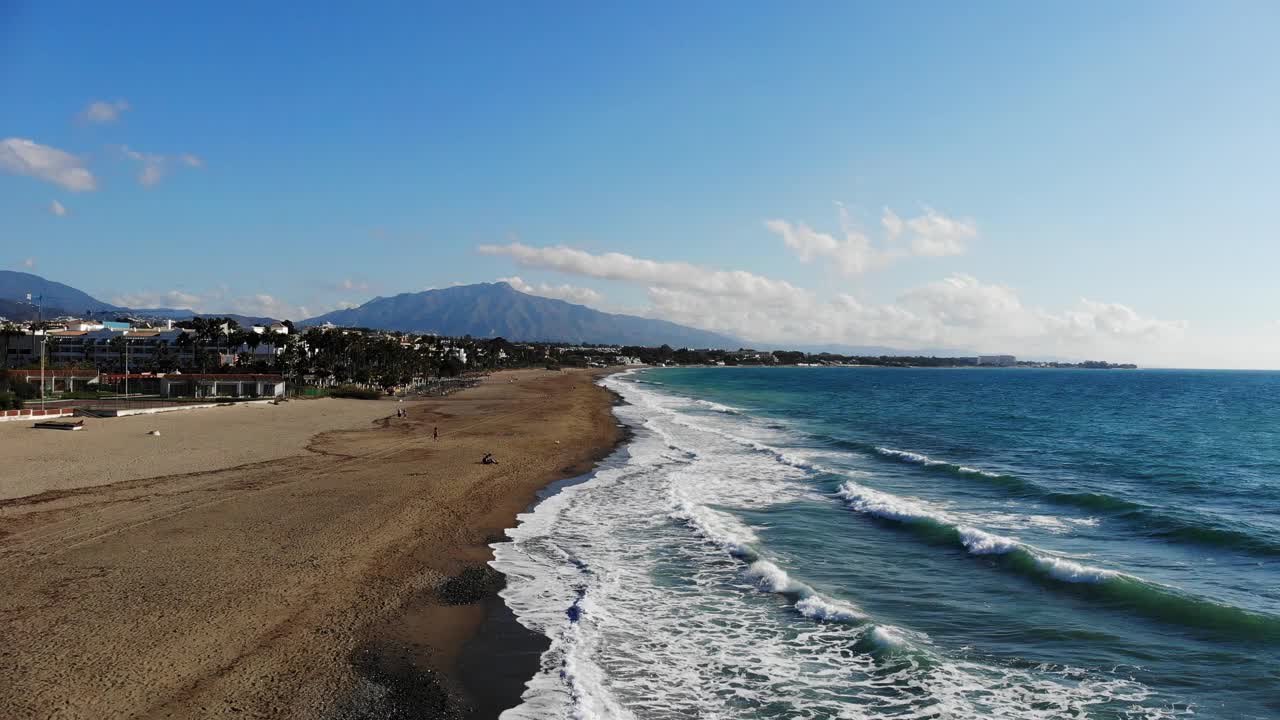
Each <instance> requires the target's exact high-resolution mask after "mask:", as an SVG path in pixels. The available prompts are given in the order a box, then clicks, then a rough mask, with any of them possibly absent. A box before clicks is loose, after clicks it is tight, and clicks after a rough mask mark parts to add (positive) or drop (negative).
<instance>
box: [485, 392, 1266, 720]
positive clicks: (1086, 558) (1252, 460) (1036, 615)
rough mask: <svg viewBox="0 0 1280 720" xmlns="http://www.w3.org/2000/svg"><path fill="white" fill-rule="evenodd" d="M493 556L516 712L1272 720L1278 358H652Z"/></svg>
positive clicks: (535, 714) (549, 714)
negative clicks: (510, 619) (515, 646)
mask: <svg viewBox="0 0 1280 720" xmlns="http://www.w3.org/2000/svg"><path fill="white" fill-rule="evenodd" d="M606 384H607V385H608V386H609V387H611V388H613V389H615V390H616V391H617V392H619V393H620V394H621V395H622V396H623V397H624V398H625V399H626V400H627V402H628V404H627V405H624V406H621V407H620V408H619V409H618V411H617V412H618V416H619V418H620V420H621V421H623V422H626V423H627V424H629V425H631V426H632V427H633V428H635V430H636V435H635V437H634V439H633V440H632V441H631V443H630V444H629V445H628V446H627V447H626V448H625V449H624V450H623V451H621V452H619V453H618V454H617V455H616V456H615V457H614V458H612V459H611V460H610V462H609V463H607V465H606V466H605V467H604V468H603V469H601V470H600V471H599V472H597V473H596V474H595V475H594V476H592V477H590V478H588V479H586V480H585V481H584V482H582V483H579V484H577V485H573V486H571V487H568V488H565V489H563V490H561V491H560V492H558V493H556V494H555V495H553V496H551V497H549V498H547V499H546V500H545V501H543V502H542V503H541V504H540V505H538V506H537V507H536V508H535V509H534V510H533V511H532V512H531V513H528V514H526V515H525V516H522V522H521V524H520V526H519V527H518V528H516V529H515V530H513V531H511V533H510V534H511V537H512V542H510V543H504V544H501V545H498V546H496V554H497V560H496V561H495V565H496V566H497V567H499V569H501V570H503V571H504V572H506V573H507V574H508V578H509V587H508V590H507V591H506V592H505V593H504V597H505V598H506V600H507V602H508V604H509V605H511V607H512V609H513V610H514V611H515V612H516V615H517V617H518V618H519V619H520V620H521V622H522V623H524V624H526V625H527V626H529V627H531V628H533V629H535V630H537V631H539V632H542V633H545V634H546V635H547V636H548V637H549V638H550V639H551V649H550V650H548V652H547V653H546V654H545V655H544V657H543V671H542V672H541V673H539V675H538V676H537V677H535V678H533V679H532V680H531V681H530V683H529V689H528V691H527V692H526V697H525V703H524V705H522V706H521V707H520V708H517V709H515V710H513V711H510V712H509V716H510V717H542V718H545V717H635V718H689V717H706V718H712V717H723V718H793V717H811V718H827V717H830V718H879V717H892V718H934V717H936V718H952V717H1008V718H1058V717H1097V718H1154V717H1183V716H1191V717H1199V718H1275V717H1280V562H1278V561H1280V374H1275V373H1246V372H1199V371H1187V372H1183V371H1130V372H1124V371H1082V370H1016V369H1007V370H932V369H931V370H903V369H851V368H830V369H827V368H759V369H749V368H728V369H711V368H707V369H663V370H651V371H644V372H640V373H631V374H627V375H622V376H614V377H612V378H610V379H608V380H607V381H606Z"/></svg>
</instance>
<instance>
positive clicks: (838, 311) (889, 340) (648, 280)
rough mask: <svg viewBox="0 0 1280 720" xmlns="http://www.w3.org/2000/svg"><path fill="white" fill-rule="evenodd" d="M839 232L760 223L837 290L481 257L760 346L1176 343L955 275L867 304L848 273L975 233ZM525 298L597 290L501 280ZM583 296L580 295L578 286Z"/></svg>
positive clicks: (921, 255)
mask: <svg viewBox="0 0 1280 720" xmlns="http://www.w3.org/2000/svg"><path fill="white" fill-rule="evenodd" d="M839 215H840V227H841V236H840V237H836V236H835V235H832V234H828V233H823V232H819V231H816V230H813V229H812V228H811V227H810V226H809V225H807V224H805V223H803V222H798V223H792V222H788V221H785V220H776V219H775V220H768V221H766V222H765V226H766V228H767V229H768V230H769V231H770V232H771V233H772V234H774V235H775V236H777V237H778V238H780V239H781V241H782V243H783V245H784V246H785V247H786V248H787V249H788V250H790V251H791V252H792V254H793V255H794V257H795V259H796V261H797V262H799V263H802V264H804V263H810V262H815V261H820V262H824V263H827V264H829V265H830V266H831V267H832V268H833V269H834V270H835V271H836V273H837V275H838V276H839V277H840V278H841V281H840V287H841V289H839V290H836V291H834V292H828V293H821V292H818V291H816V290H813V289H809V288H805V287H800V286H797V285H795V284H793V283H792V282H789V281H787V280H782V279H778V278H774V277H768V276H764V275H760V274H757V273H753V272H748V271H744V270H726V269H720V268H714V267H700V266H696V265H693V264H691V263H687V262H683V261H672V260H657V259H650V258H643V257H636V256H634V255H629V254H626V253H620V252H602V253H593V252H589V251H586V250H582V249H577V248H573V247H569V246H566V245H552V246H545V247H535V246H531V245H527V244H525V243H523V242H518V241H513V242H509V243H507V244H501V245H499V244H482V245H479V246H478V247H477V248H476V250H477V252H479V253H481V254H483V255H489V256H498V257H506V258H509V259H510V260H511V261H512V262H514V264H515V265H517V266H518V267H521V268H525V269H528V270H540V271H549V272H553V273H559V274H563V275H569V276H577V277H581V278H588V279H592V280H597V281H606V282H612V283H619V284H621V285H625V286H631V287H633V288H635V289H637V290H639V291H641V292H643V295H644V298H645V300H646V304H645V305H644V306H642V307H639V308H632V309H631V310H630V312H632V313H635V314H640V315H645V316H648V317H654V318H661V319H664V320H670V321H672V322H676V323H680V324H683V325H688V326H691V327H696V328H700V329H704V330H711V331H714V332H719V333H723V334H726V335H730V336H733V337H737V338H741V339H742V340H743V341H745V342H756V343H762V344H771V345H776V344H792V345H806V346H812V345H827V346H866V345H875V346H888V347H894V348H899V349H901V350H903V351H911V350H913V349H919V348H955V349H957V350H963V351H969V352H1010V353H1014V354H1021V355H1023V356H1045V357H1047V356H1054V357H1072V358H1103V357H1105V358H1108V359H1113V360H1126V361H1127V360H1131V359H1135V358H1137V359H1140V358H1142V356H1144V355H1146V354H1148V353H1149V351H1150V350H1151V349H1153V348H1156V347H1166V346H1172V345H1176V344H1178V343H1180V342H1182V341H1183V340H1184V339H1185V338H1186V335H1187V330H1188V324H1187V323H1186V322H1185V321H1182V320H1169V319H1163V318H1158V317H1153V316H1150V315H1147V314H1144V313H1142V312H1140V311H1139V310H1137V309H1135V308H1133V307H1130V306H1129V305H1127V304H1124V303H1122V302H1117V301H1114V300H1098V299H1093V298H1087V297H1078V298H1073V299H1069V300H1067V301H1066V302H1065V303H1064V304H1063V305H1062V306H1060V307H1058V308H1042V307H1036V306H1033V305H1031V304H1029V303H1027V302H1026V301H1024V300H1023V298H1022V296H1021V294H1020V293H1019V291H1018V290H1017V289H1016V288H1014V287H1011V286H1007V285H1003V284H999V283H991V282H986V281H983V280H980V279H979V278H978V277H976V276H974V275H972V274H969V273H966V272H960V271H951V272H947V273H946V274H944V275H943V277H941V278H940V279H937V280H934V281H931V282H926V283H923V284H919V285H914V286H910V287H907V288H904V289H902V290H901V291H899V292H898V293H897V294H896V295H895V296H894V297H893V298H892V299H891V300H888V301H875V300H873V299H869V298H868V297H867V294H866V293H865V292H863V291H862V289H861V288H859V287H858V286H857V285H853V284H852V280H853V279H855V278H857V277H861V276H865V275H866V274H869V273H873V272H875V271H877V270H880V269H883V268H885V267H887V266H888V265H890V264H892V263H897V262H905V261H907V260H912V259H931V258H939V257H956V256H960V255H963V254H964V252H965V251H966V248H967V243H968V242H970V241H972V240H973V239H975V238H977V237H978V229H977V225H976V223H975V222H974V221H973V220H971V219H956V218H952V217H949V216H946V215H943V214H942V213H939V212H938V211H936V210H934V209H932V208H928V207H926V208H924V209H923V211H922V212H921V213H920V214H918V215H915V216H910V217H905V218H904V217H901V216H899V215H898V214H897V213H895V212H894V211H893V210H891V209H889V208H885V209H884V210H883V213H882V215H881V218H880V228H879V233H878V237H875V238H872V237H871V235H869V234H868V233H866V232H863V231H862V230H859V229H858V228H856V227H855V226H854V225H853V223H852V222H851V221H850V215H849V212H848V210H847V209H846V208H845V207H844V206H843V205H839ZM503 279H504V280H506V281H508V282H511V283H512V285H513V287H516V289H519V290H522V291H524V292H529V293H531V294H538V295H544V296H547V297H560V298H561V299H566V300H570V301H572V302H578V303H581V304H586V305H592V306H596V307H598V308H600V309H612V308H603V307H600V306H601V304H602V300H603V297H602V296H601V294H600V293H599V292H598V291H594V290H589V289H575V288H574V286H572V285H568V284H565V285H561V286H559V289H556V288H555V287H554V286H552V285H549V284H546V283H543V284H542V285H541V286H534V285H532V284H530V283H526V282H524V281H523V280H521V279H520V278H519V277H518V276H517V277H510V278H503ZM584 291H585V292H584Z"/></svg>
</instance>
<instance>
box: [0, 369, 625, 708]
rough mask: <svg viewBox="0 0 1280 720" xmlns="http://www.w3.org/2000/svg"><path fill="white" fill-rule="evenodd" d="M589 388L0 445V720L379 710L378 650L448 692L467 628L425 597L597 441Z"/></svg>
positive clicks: (27, 434)
mask: <svg viewBox="0 0 1280 720" xmlns="http://www.w3.org/2000/svg"><path fill="white" fill-rule="evenodd" d="M598 374H599V373H597V372H588V371H565V372H549V371H543V370H529V371H513V372H504V373H498V374H495V375H493V376H490V377H489V378H487V379H486V380H485V381H484V382H483V383H482V384H480V385H479V386H477V387H475V388H471V389H468V390H465V391H461V392H459V393H457V394H454V395H451V396H449V397H445V398H433V399H429V400H423V401H415V402H405V403H396V402H393V401H385V400H384V401H358V400H344V401H338V400H316V401H293V402H289V403H284V404H281V405H278V406H277V405H260V406H240V407H230V408H215V409H210V410H206V411H193V412H190V413H172V414H169V415H157V416H150V417H133V418H119V419H104V420H96V421H95V420H92V419H91V420H88V421H87V424H88V425H89V426H90V427H89V428H88V429H87V430H86V431H85V432H82V433H48V435H50V436H53V437H51V438H49V439H45V438H44V437H43V436H39V431H34V430H29V429H26V428H21V429H17V428H15V429H12V430H17V432H13V431H12V430H11V429H9V428H4V429H3V430H0V493H3V497H4V498H5V499H3V500H0V575H2V576H3V577H4V578H5V582H4V584H3V587H0V635H2V636H3V638H4V640H3V646H2V647H0V717H5V718H95V719H96V718H126V717H128V718H134V717H141V718H152V717H154V718H162V717H163V718H209V717H236V718H245V717H285V718H326V717H330V718H344V717H366V716H370V717H371V716H377V715H378V712H381V711H378V710H377V709H376V708H377V707H378V706H379V705H378V704H379V702H383V701H382V700H379V697H380V694H381V695H383V696H385V695H386V694H387V693H386V688H384V687H380V686H378V685H377V682H376V681H377V678H376V677H374V678H373V682H372V684H371V679H370V676H369V675H368V673H367V672H366V671H367V670H368V668H367V667H366V668H363V669H362V668H361V667H360V666H361V662H362V661H361V658H368V657H375V658H376V657H377V652H379V651H378V649H377V648H378V647H379V646H380V645H379V644H380V643H382V644H385V642H386V641H388V640H389V639H394V640H395V642H396V643H398V645H397V647H398V648H400V650H401V651H402V653H401V654H402V656H403V657H406V658H408V660H407V662H410V663H411V664H412V665H413V666H414V668H416V670H418V671H420V672H421V677H422V678H426V679H427V680H430V679H431V678H433V677H437V676H438V677H440V678H442V679H441V680H440V682H441V683H442V684H443V685H447V684H448V673H449V671H450V663H451V662H452V660H453V658H455V657H456V655H457V653H458V650H459V648H460V647H461V645H462V643H464V642H465V641H466V640H467V638H468V637H469V636H470V634H471V633H472V632H474V629H475V627H476V626H477V625H478V624H479V623H480V621H481V620H482V618H483V612H482V611H481V610H480V608H479V607H478V606H470V605H465V604H464V605H460V606H456V607H454V606H450V605H449V604H448V603H444V602H436V601H435V600H434V599H433V598H436V597H437V596H436V594H435V592H436V589H437V588H438V587H439V586H440V584H441V583H442V582H443V581H445V580H446V579H448V578H451V577H454V576H456V575H458V574H459V573H461V572H463V571H464V570H466V569H467V568H471V569H476V568H483V567H484V565H483V563H484V562H485V561H486V560H487V559H488V558H489V557H490V550H489V548H488V546H487V544H488V542H492V541H493V540H495V539H499V538H500V537H501V534H502V529H503V528H506V527H509V526H511V525H512V524H514V521H515V516H516V514H517V513H519V512H520V511H522V510H523V509H524V508H525V507H527V505H528V504H529V503H530V502H531V501H532V500H533V498H534V496H535V493H536V491H537V490H538V489H540V488H541V487H543V486H545V485H546V484H547V483H548V482H551V481H554V480H557V479H561V478H564V477H567V476H572V475H575V474H579V473H581V472H584V471H586V470H587V469H589V468H590V467H591V465H592V463H593V462H594V461H595V460H597V459H599V458H600V457H602V456H603V455H605V454H607V453H608V452H609V450H611V449H612V448H613V447H614V445H615V444H616V442H617V440H618V438H619V430H618V428H617V427H616V423H615V421H614V419H613V416H612V413H611V410H610V408H611V404H612V396H611V395H610V394H609V393H608V392H607V391H606V390H604V389H603V388H601V387H599V386H598V385H596V384H595V381H596V379H597V376H598ZM398 407H404V408H407V409H408V412H409V416H408V418H405V419H401V418H396V417H395V415H396V412H395V411H396V409H397V408H398ZM436 427H438V428H439V433H440V437H439V440H438V441H437V440H433V438H432V431H433V429H435V428H436ZM353 428H358V429H353ZM151 429H158V430H160V432H161V434H160V436H159V437H155V436H150V435H147V434H146V433H147V431H148V430H151ZM68 436H73V437H68ZM95 438H100V439H95ZM81 441H83V442H85V443H92V444H93V445H92V447H93V450H92V451H91V452H82V453H75V452H69V448H70V447H71V446H72V445H74V444H75V443H77V442H81ZM166 442H167V443H171V445H166V446H160V447H161V451H160V452H157V451H156V448H157V445H158V444H159V443H166ZM81 447H82V448H83V447H84V446H81ZM487 452H491V453H493V454H494V456H495V457H496V458H497V459H498V460H499V464H497V465H482V464H480V462H479V460H480V458H481V457H482V456H483V455H484V454H485V453H487ZM68 457H69V458H71V459H69V460H68V459H67V458H68ZM51 468H52V469H51ZM103 478H109V479H110V481H111V482H110V484H105V485H104V484H100V483H101V480H102V479H103ZM362 708H363V709H362ZM370 708H373V709H372V710H370ZM366 710H369V712H365V711H366ZM384 710H385V708H384Z"/></svg>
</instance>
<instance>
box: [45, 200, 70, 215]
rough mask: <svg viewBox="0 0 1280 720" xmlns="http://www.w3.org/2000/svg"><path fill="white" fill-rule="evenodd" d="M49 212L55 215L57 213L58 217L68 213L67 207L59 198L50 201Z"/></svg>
mask: <svg viewBox="0 0 1280 720" xmlns="http://www.w3.org/2000/svg"><path fill="white" fill-rule="evenodd" d="M49 212H50V213H52V214H54V215H57V216H58V217H62V216H64V215H66V214H67V208H66V206H64V205H63V204H62V203H60V202H58V201H57V200H54V201H53V202H51V203H49Z"/></svg>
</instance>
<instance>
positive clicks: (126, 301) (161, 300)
mask: <svg viewBox="0 0 1280 720" xmlns="http://www.w3.org/2000/svg"><path fill="white" fill-rule="evenodd" d="M203 300H204V299H203V298H202V297H201V296H199V295H193V294H191V293H188V292H183V291H182V290H169V291H166V292H140V293H132V294H125V295H117V296H115V297H113V298H112V299H111V303H112V304H113V305H120V306H122V307H128V308H136V309H139V310H144V309H152V308H174V309H177V310H194V311H196V312H199V311H200V307H198V306H200V305H202V304H203Z"/></svg>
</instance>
